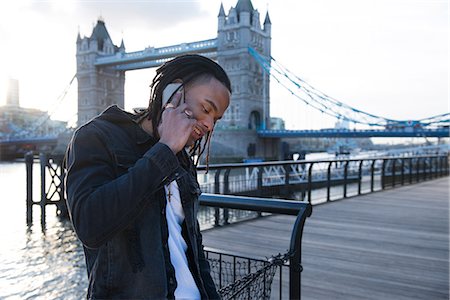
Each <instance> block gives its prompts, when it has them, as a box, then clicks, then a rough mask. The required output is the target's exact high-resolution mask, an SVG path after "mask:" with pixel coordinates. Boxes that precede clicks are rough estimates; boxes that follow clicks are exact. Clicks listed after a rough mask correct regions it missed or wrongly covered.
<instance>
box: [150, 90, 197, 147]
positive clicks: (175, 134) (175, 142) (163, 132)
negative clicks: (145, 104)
mask: <svg viewBox="0 0 450 300" xmlns="http://www.w3.org/2000/svg"><path fill="white" fill-rule="evenodd" d="M181 98H182V92H177V93H176V94H175V95H174V96H173V99H172V102H169V103H168V104H167V105H166V106H165V107H163V110H164V111H163V113H162V116H161V123H160V124H159V125H158V134H159V136H160V139H159V142H161V143H164V144H166V145H167V146H169V147H170V149H172V151H173V153H175V154H176V153H178V152H179V151H181V150H182V149H183V148H184V147H185V146H186V143H187V141H188V139H189V136H190V135H191V134H192V130H193V127H194V125H195V123H196V120H195V119H194V118H193V117H192V112H191V111H190V110H188V108H187V105H186V103H182V104H181V103H180V102H181Z"/></svg>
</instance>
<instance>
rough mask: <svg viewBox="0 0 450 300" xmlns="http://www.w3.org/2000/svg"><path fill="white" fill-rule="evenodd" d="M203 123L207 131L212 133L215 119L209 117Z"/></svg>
mask: <svg viewBox="0 0 450 300" xmlns="http://www.w3.org/2000/svg"><path fill="white" fill-rule="evenodd" d="M201 123H202V125H203V126H204V127H205V128H206V130H207V131H211V130H212V129H213V127H214V118H213V117H210V116H207V117H206V118H204V119H203V120H202V122H201Z"/></svg>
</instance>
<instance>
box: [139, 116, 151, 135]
mask: <svg viewBox="0 0 450 300" xmlns="http://www.w3.org/2000/svg"><path fill="white" fill-rule="evenodd" d="M140 125H141V128H142V129H143V130H144V131H145V132H147V133H148V134H149V135H151V136H153V124H152V121H151V120H148V119H147V118H144V120H142V122H141V124H140Z"/></svg>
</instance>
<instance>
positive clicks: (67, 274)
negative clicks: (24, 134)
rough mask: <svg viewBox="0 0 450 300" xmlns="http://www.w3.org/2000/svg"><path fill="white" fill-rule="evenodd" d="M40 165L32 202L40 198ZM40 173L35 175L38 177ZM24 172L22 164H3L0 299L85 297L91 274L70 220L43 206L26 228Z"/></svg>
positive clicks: (36, 209)
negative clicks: (43, 215) (42, 216)
mask: <svg viewBox="0 0 450 300" xmlns="http://www.w3.org/2000/svg"><path fill="white" fill-rule="evenodd" d="M38 171H39V166H38V165H35V166H34V172H35V174H34V175H35V176H34V178H35V183H34V198H35V199H39V181H38V180H39V176H38ZM36 175H37V176H36ZM25 179H26V170H25V163H23V162H13V163H11V162H8V163H5V162H2V163H0V184H1V203H2V207H3V208H2V209H0V234H1V239H2V243H1V246H0V299H82V298H85V293H86V287H87V275H86V268H85V261H84V255H83V248H82V246H81V243H80V242H79V241H78V240H77V238H76V236H75V234H74V232H73V230H72V227H71V224H70V222H69V221H62V220H60V219H59V218H58V217H57V216H56V211H55V207H54V206H50V207H48V208H47V218H46V225H45V227H44V228H43V227H42V226H41V222H40V208H39V207H38V206H36V205H35V206H34V208H33V224H32V225H30V226H27V224H26V205H25V204H26V202H25V199H26V180H25Z"/></svg>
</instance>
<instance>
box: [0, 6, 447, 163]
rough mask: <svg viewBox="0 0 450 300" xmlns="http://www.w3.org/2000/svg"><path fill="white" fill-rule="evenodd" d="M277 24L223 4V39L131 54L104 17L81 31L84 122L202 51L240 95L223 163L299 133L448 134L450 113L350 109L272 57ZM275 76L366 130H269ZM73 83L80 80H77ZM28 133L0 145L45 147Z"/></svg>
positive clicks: (222, 130) (220, 139)
mask: <svg viewBox="0 0 450 300" xmlns="http://www.w3.org/2000/svg"><path fill="white" fill-rule="evenodd" d="M271 29H272V23H271V21H270V18H269V12H267V13H266V15H265V17H264V21H263V22H262V23H261V21H260V14H259V12H258V10H257V9H254V7H253V5H252V3H251V1H250V0H237V4H236V6H235V7H231V8H230V9H229V11H228V14H226V13H225V10H224V7H223V5H221V6H220V8H219V14H218V19H217V36H216V37H214V38H211V39H207V40H202V41H194V42H186V43H180V44H177V45H170V46H164V47H147V48H145V49H143V50H141V51H135V52H126V48H125V43H124V41H123V40H122V41H121V43H120V45H119V46H117V45H115V44H114V43H113V41H112V39H111V37H110V35H109V33H108V30H107V28H106V24H105V22H104V21H103V20H98V21H97V24H96V25H95V27H94V28H93V31H92V33H91V35H90V36H88V37H86V36H84V37H81V35H80V33H79V34H78V36H77V41H76V63H77V72H76V75H75V77H76V78H77V81H78V109H77V115H78V122H77V125H78V126H80V125H82V124H84V123H85V122H87V121H89V120H90V119H91V118H93V117H95V116H96V115H98V114H99V113H101V112H102V111H103V110H105V109H106V108H107V107H108V106H110V105H113V104H116V105H118V106H119V107H122V108H123V107H124V94H125V88H124V87H125V73H126V72H127V71H133V70H138V69H145V68H155V67H158V66H160V65H161V64H163V63H164V62H166V61H168V60H170V59H172V58H174V57H175V56H178V55H182V54H188V53H190V54H192V53H197V54H200V55H204V56H207V57H209V58H211V59H214V60H215V61H217V62H218V63H219V64H220V65H221V66H222V67H223V68H224V69H225V71H226V72H227V73H228V75H229V77H230V80H231V85H232V90H233V94H232V99H231V103H230V107H229V109H228V110H227V111H226V113H225V115H224V117H223V118H222V120H221V121H220V122H218V124H217V125H216V128H215V131H214V138H213V139H212V142H211V153H212V157H214V158H215V159H217V160H219V161H222V162H223V161H234V162H235V161H240V160H241V159H244V158H249V157H250V158H251V157H258V158H264V159H268V160H271V159H285V158H286V151H287V149H286V145H287V143H291V141H292V140H293V138H295V139H299V138H306V139H309V140H311V139H314V138H331V139H333V138H370V137H438V138H441V137H444V138H445V137H449V134H450V132H449V123H450V118H449V116H450V114H449V113H446V114H442V115H438V116H434V117H430V118H425V119H422V120H407V121H405V120H392V119H388V118H384V117H380V116H375V115H373V114H370V113H367V112H363V111H361V110H359V109H356V108H353V107H350V106H348V105H346V104H345V103H343V102H340V101H338V100H336V99H334V98H331V97H330V96H328V95H326V94H325V93H322V92H320V91H319V90H317V89H316V88H314V87H312V86H311V85H309V84H308V83H307V82H305V81H304V80H302V79H301V78H299V77H297V76H296V75H295V74H292V73H291V72H290V71H289V70H288V69H287V68H286V67H284V66H282V65H281V64H280V63H279V62H277V61H276V60H275V59H274V58H273V57H272V56H271ZM271 79H273V80H274V81H275V83H276V84H279V85H281V86H283V87H284V88H285V89H287V90H288V91H289V92H291V94H292V95H293V97H296V98H298V100H299V104H301V103H303V104H306V105H308V106H309V107H312V108H314V109H315V110H318V111H320V112H321V113H323V115H324V116H325V115H326V116H327V117H331V118H334V119H336V120H340V121H343V122H347V123H354V124H362V125H364V126H365V128H366V129H358V130H349V129H320V130H285V129H283V130H275V129H273V128H270V123H271V122H270V98H269V95H270V81H271ZM72 82H73V79H72V81H71V82H70V85H71V84H72ZM70 85H69V87H70ZM67 89H68V88H66V90H65V92H64V95H65V94H66V93H67ZM35 135H38V134H37V133H36V134H35ZM21 136H23V134H22V133H20V132H19V133H17V135H16V136H14V135H11V138H10V139H6V140H5V139H4V138H2V137H1V136H0V147H2V149H6V148H8V149H13V148H14V143H16V144H17V145H16V146H17V147H19V148H20V147H22V148H23V149H25V150H26V149H28V148H30V147H31V148H32V147H34V148H36V147H40V146H41V144H42V143H41V142H39V143H40V144H39V143H38V142H36V143H34V142H33V141H34V140H33V139H27V143H26V144H24V143H21V142H20V141H19V140H18V137H19V138H20V137H21ZM45 138H46V139H52V137H45ZM57 139H58V137H57V136H55V137H53V139H52V141H51V142H49V144H51V145H53V144H55V141H56V140H57ZM309 140H308V141H307V140H305V139H303V140H302V141H303V142H300V143H298V142H294V143H293V144H292V143H291V144H292V145H294V146H293V147H296V148H299V147H298V145H300V144H304V142H306V141H307V142H308V144H309V146H308V147H309V148H308V149H310V148H311V147H312V148H311V149H316V148H317V149H316V150H317V151H325V150H327V149H322V148H323V147H324V146H325V145H327V143H316V144H314V145H313V144H312V143H311V141H309ZM319 144H321V145H322V148H320V146H319ZM21 145H22V146H21ZM23 145H26V147H25V148H24V146H23ZM17 147H16V148H17ZM16 148H14V149H16ZM19 148H17V149H19ZM22 148H21V149H22ZM300 148H301V149H300ZM300 148H299V149H290V150H291V151H289V152H296V151H297V152H304V151H306V150H305V149H306V148H304V147H303V148H302V147H300ZM4 152H5V151H3V153H4Z"/></svg>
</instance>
